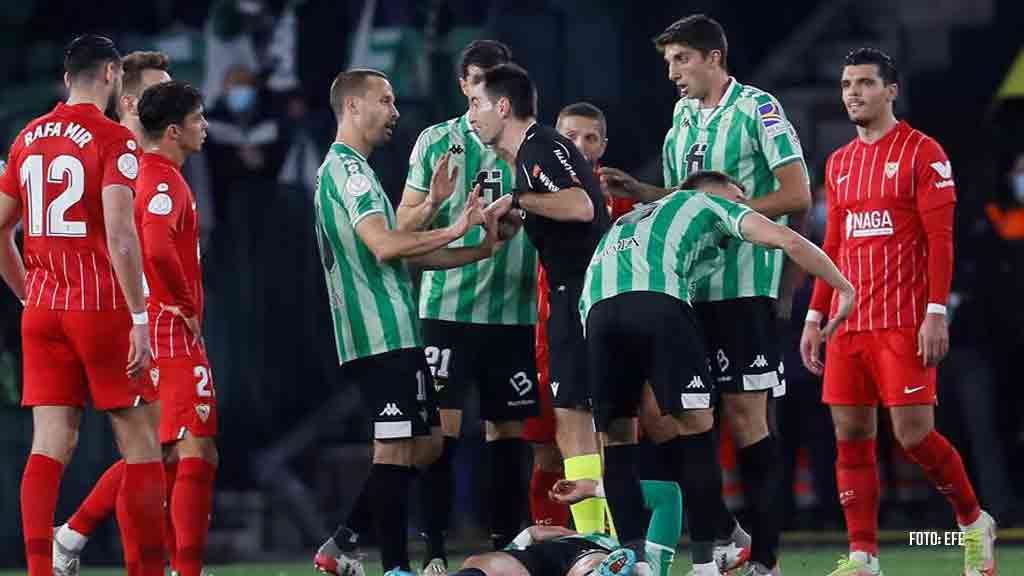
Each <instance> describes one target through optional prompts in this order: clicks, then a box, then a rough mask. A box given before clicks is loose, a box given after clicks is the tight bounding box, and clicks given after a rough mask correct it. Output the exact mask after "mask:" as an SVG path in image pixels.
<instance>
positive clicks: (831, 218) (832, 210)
mask: <svg viewBox="0 0 1024 576" xmlns="http://www.w3.org/2000/svg"><path fill="white" fill-rule="evenodd" d="M833 158H835V153H833V155H832V157H830V158H829V161H828V163H827V164H826V165H825V207H826V210H825V214H826V217H825V240H824V241H823V242H822V244H821V249H822V251H824V252H825V254H826V255H827V256H828V257H829V258H830V259H831V260H832V262H836V258H837V257H838V255H839V246H840V243H841V242H842V235H841V234H840V230H842V228H841V226H842V223H843V217H842V214H841V213H840V211H839V207H838V206H837V205H836V201H835V198H836V195H835V191H836V186H835V182H834V181H833V180H832V170H831V167H832V159H833ZM834 291H835V289H834V288H833V287H832V286H831V285H830V284H829V283H828V282H825V281H824V280H822V279H821V278H816V279H815V280H814V292H813V293H812V294H811V302H810V304H809V305H808V309H809V310H814V311H816V312H817V313H818V314H819V315H820V316H822V317H824V316H826V315H828V313H829V308H830V307H831V306H832V293H833V292H834Z"/></svg>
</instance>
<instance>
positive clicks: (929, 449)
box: [907, 430, 981, 526]
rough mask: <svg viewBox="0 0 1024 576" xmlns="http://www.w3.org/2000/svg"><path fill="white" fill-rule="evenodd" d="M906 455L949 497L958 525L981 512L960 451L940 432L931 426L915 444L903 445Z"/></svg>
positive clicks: (971, 520)
mask: <svg viewBox="0 0 1024 576" xmlns="http://www.w3.org/2000/svg"><path fill="white" fill-rule="evenodd" d="M907 454H908V455H909V456H910V458H911V459H912V460H913V461H914V462H917V463H918V464H920V465H921V468H923V469H924V474H925V476H927V477H928V479H929V480H931V481H932V484H934V485H935V487H936V488H937V489H938V490H939V492H941V493H942V495H943V496H945V497H946V499H947V500H949V503H950V504H952V505H953V510H954V511H956V521H957V522H959V523H960V525H961V526H966V525H967V524H971V523H973V522H974V521H975V520H977V519H978V515H980V514H981V508H980V507H978V498H977V496H975V495H974V488H973V487H972V486H971V481H970V480H969V479H968V478H967V471H966V470H965V469H964V463H963V460H961V459H960V453H959V452H957V450H956V448H954V447H953V445H952V444H950V443H949V441H947V440H946V438H945V437H943V436H942V434H939V433H938V432H936V431H935V430H932V431H931V432H929V433H928V435H927V436H925V437H924V440H922V441H921V443H920V444H918V445H917V446H912V447H910V448H907Z"/></svg>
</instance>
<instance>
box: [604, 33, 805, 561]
mask: <svg viewBox="0 0 1024 576" xmlns="http://www.w3.org/2000/svg"><path fill="white" fill-rule="evenodd" d="M654 43H655V46H656V47H657V49H658V51H659V52H661V53H662V55H663V57H664V59H665V62H666V64H667V65H668V75H669V79H670V80H672V82H673V83H674V84H675V85H676V87H677V88H678V90H679V94H680V96H681V98H680V100H679V102H678V103H677V104H676V107H675V111H674V113H673V118H672V127H671V128H670V129H669V131H668V134H667V135H666V137H665V143H664V147H663V160H664V178H665V182H664V185H665V188H673V187H676V186H678V185H679V183H680V182H682V181H683V180H684V179H685V178H686V177H687V175H689V174H691V173H693V172H695V171H698V170H704V169H707V170H718V171H721V172H724V173H726V174H729V175H730V176H732V177H734V178H736V179H737V180H738V181H740V182H741V183H742V184H743V186H744V188H745V189H746V192H745V199H744V201H745V202H746V203H747V205H749V206H750V207H751V208H753V209H754V210H756V211H758V212H759V213H761V214H762V215H764V216H766V217H768V218H771V219H774V220H776V221H777V222H779V223H785V222H786V220H785V217H786V215H788V214H793V213H798V212H802V211H804V210H806V209H807V208H808V207H809V206H810V201H811V195H810V188H809V184H808V180H807V171H806V167H805V165H804V161H803V154H802V151H801V148H800V143H799V140H798V138H797V135H796V131H795V130H794V129H793V126H792V125H791V124H790V122H789V120H788V119H787V118H786V115H785V113H784V112H783V110H782V106H781V105H780V104H779V101H778V100H777V99H776V98H775V97H774V96H772V95H771V94H769V93H767V92H764V91H763V90H760V89H758V88H755V87H753V86H748V85H743V84H740V83H739V82H738V81H737V80H736V79H735V78H733V77H732V76H730V75H729V73H728V69H727V64H726V62H727V53H728V43H727V40H726V37H725V32H724V30H722V27H721V26H720V25H719V24H718V23H717V22H715V21H714V20H712V19H711V18H708V17H706V16H704V15H702V14H698V15H693V16H688V17H686V18H683V19H681V20H679V21H677V22H675V23H674V24H672V25H671V26H669V27H668V28H667V29H666V30H665V31H664V32H662V33H661V34H660V35H659V36H658V37H656V38H655V39H654ZM604 179H605V181H606V183H608V184H610V185H612V186H613V187H619V188H623V187H624V188H627V189H629V190H631V191H632V192H633V193H634V195H635V196H637V197H638V198H640V199H651V198H657V197H659V196H660V195H662V194H664V193H665V190H664V189H662V188H658V187H654V186H649V185H645V184H640V183H638V182H636V180H634V179H632V178H630V177H628V176H626V175H624V174H623V173H622V172H621V171H617V170H613V169H606V171H605V174H604ZM783 262H784V258H783V255H782V253H781V252H779V251H778V250H771V249H765V248H761V247H758V246H754V245H751V244H744V243H742V242H737V241H729V242H728V244H727V250H726V253H725V255H724V258H723V259H722V262H721V265H720V266H718V267H717V268H716V269H715V270H714V271H713V272H711V273H709V274H707V275H706V276H704V277H702V278H701V279H700V280H699V281H698V282H697V283H696V285H695V286H694V291H693V299H694V302H695V304H696V306H695V309H696V311H697V315H698V317H699V319H700V322H701V325H702V326H703V328H704V330H703V331H704V335H705V339H706V344H707V349H708V352H709V353H710V354H711V358H710V359H711V365H712V377H713V378H714V379H715V381H716V383H717V384H718V385H719V389H720V390H721V392H722V395H721V398H722V407H723V414H724V415H725V418H726V420H727V421H728V422H729V423H730V430H731V431H732V433H733V435H734V437H735V439H736V444H737V446H739V460H740V469H741V471H742V475H743V485H744V488H745V496H746V501H747V504H748V506H749V507H750V509H751V511H752V518H753V519H754V520H753V521H752V522H751V528H752V530H751V532H752V536H753V548H752V550H751V560H752V561H753V563H754V567H755V569H757V570H758V571H760V572H767V571H769V570H771V569H772V568H773V567H774V566H775V564H776V562H777V558H776V556H777V554H776V553H777V548H778V540H779V529H780V525H779V519H778V518H779V510H778V507H777V505H776V503H777V502H779V498H778V490H779V489H780V488H781V486H780V484H781V483H780V477H781V473H780V472H781V471H780V470H779V462H780V460H779V458H778V443H777V440H776V439H775V437H774V436H772V435H771V433H770V431H769V429H768V418H767V403H768V392H769V391H770V390H772V391H774V394H775V395H781V394H782V393H783V386H782V385H781V381H780V378H779V373H780V369H781V366H782V364H781V355H780V353H779V352H780V351H779V349H778V347H779V344H778V341H779V337H778V324H777V319H776V311H775V305H776V299H777V298H778V295H779V286H780V283H781V281H782V269H783ZM740 324H743V325H746V326H748V328H747V329H745V330H735V328H734V327H735V326H737V325H740Z"/></svg>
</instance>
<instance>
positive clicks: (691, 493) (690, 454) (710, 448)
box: [676, 430, 722, 565]
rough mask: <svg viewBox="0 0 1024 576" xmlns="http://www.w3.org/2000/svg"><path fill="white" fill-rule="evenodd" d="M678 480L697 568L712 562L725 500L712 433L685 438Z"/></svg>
mask: <svg viewBox="0 0 1024 576" xmlns="http://www.w3.org/2000/svg"><path fill="white" fill-rule="evenodd" d="M680 440H681V442H680V443H679V458H678V459H677V462H676V470H677V472H676V473H677V478H678V482H679V486H680V488H682V489H683V500H684V501H685V502H686V520H687V525H688V526H689V527H690V540H691V541H692V544H691V545H690V557H691V559H692V560H693V564H695V565H696V564H707V563H708V562H712V561H713V560H714V558H713V554H712V553H713V550H714V542H715V516H716V510H717V507H718V501H719V500H721V498H722V476H721V474H720V473H716V472H715V470H716V469H718V468H719V463H718V454H717V452H716V451H715V442H714V439H713V438H712V436H711V431H710V430H709V431H707V432H702V433H700V434H692V435H689V436H681V437H680Z"/></svg>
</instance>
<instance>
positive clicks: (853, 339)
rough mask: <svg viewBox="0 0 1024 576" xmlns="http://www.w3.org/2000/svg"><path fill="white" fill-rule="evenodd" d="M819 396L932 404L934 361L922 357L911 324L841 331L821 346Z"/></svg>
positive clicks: (833, 400) (836, 400)
mask: <svg viewBox="0 0 1024 576" xmlns="http://www.w3.org/2000/svg"><path fill="white" fill-rule="evenodd" d="M822 399H823V400H824V402H825V403H826V404H838V405H846V406H875V405H877V404H878V402H879V401H881V402H882V405H883V406H887V407H888V406H912V405H919V404H935V401H936V396H935V367H934V366H930V367H926V366H924V365H923V364H922V363H921V357H920V356H918V355H917V331H916V330H914V329H913V328H892V329H887V330H873V331H870V332H844V333H842V334H839V335H837V336H835V337H833V338H832V339H831V340H829V342H828V344H827V346H826V348H825V386H824V389H823V391H822Z"/></svg>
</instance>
